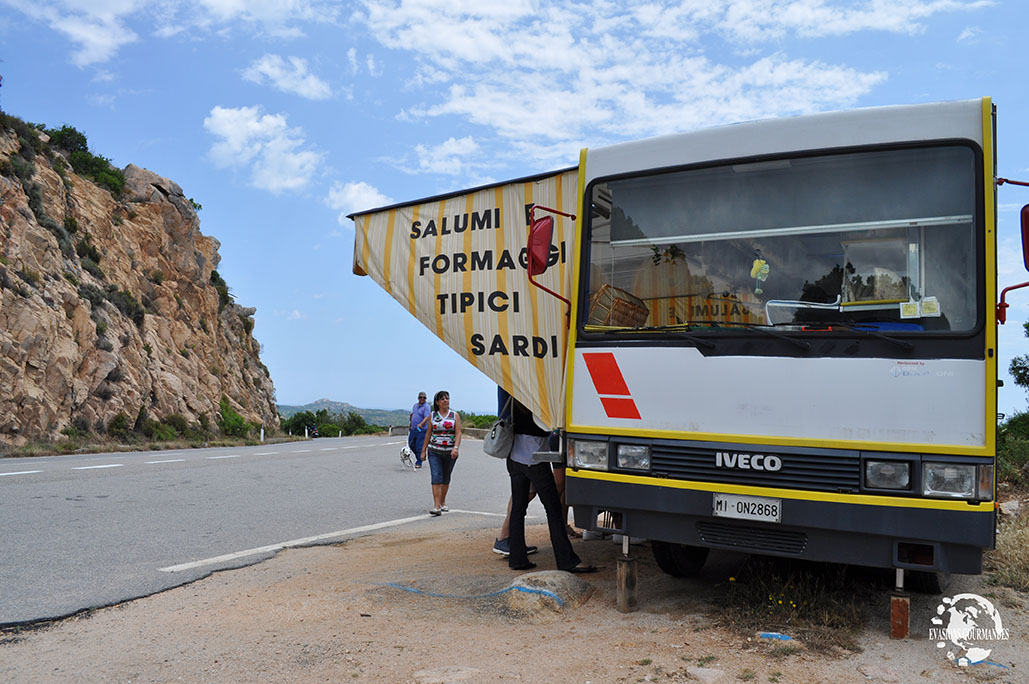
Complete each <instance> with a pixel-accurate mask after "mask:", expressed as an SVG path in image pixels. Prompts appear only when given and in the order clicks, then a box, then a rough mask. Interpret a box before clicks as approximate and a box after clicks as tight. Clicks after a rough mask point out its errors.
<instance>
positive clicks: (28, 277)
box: [18, 268, 39, 287]
mask: <svg viewBox="0 0 1029 684" xmlns="http://www.w3.org/2000/svg"><path fill="white" fill-rule="evenodd" d="M18 275H19V276H20V277H21V279H22V280H24V281H25V282H26V283H28V284H29V285H31V286H32V287H38V286H39V274H38V273H36V272H35V271H33V270H32V269H30V268H23V269H21V270H20V271H18Z"/></svg>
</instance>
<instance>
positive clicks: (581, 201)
mask: <svg viewBox="0 0 1029 684" xmlns="http://www.w3.org/2000/svg"><path fill="white" fill-rule="evenodd" d="M586 151H587V148H585V147H584V148H582V149H581V150H580V151H579V180H578V183H577V184H576V188H575V211H574V212H573V213H574V214H575V241H574V244H573V246H572V255H571V256H572V291H571V292H570V293H569V294H570V295H571V296H570V297H569V299H571V300H572V310H571V314H570V315H571V317H572V318H571V325H570V326H569V328H568V343H567V344H568V346H567V347H566V349H567V356H566V358H565V429H566V430H571V427H570V426H571V424H572V386H573V385H574V382H573V380H574V376H575V341H576V339H577V338H578V325H576V321H577V320H579V271H580V267H579V256H580V255H581V254H582V245H583V244H585V241H586V234H585V233H584V231H583V226H585V225H586V217H585V216H584V214H585V213H586V207H587V206H589V203H588V202H586V199H585V195H586Z"/></svg>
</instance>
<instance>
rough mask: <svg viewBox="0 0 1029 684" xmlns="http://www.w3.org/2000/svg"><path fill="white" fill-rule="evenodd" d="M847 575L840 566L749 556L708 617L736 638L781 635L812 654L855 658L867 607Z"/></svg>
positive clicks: (844, 567) (867, 603) (845, 570)
mask: <svg viewBox="0 0 1029 684" xmlns="http://www.w3.org/2000/svg"><path fill="white" fill-rule="evenodd" d="M847 572H848V568H847V567H846V566H840V565H829V564H816V563H799V562H789V561H785V560H780V559H774V558H765V557H761V556H751V557H750V558H749V559H748V560H747V562H746V563H745V564H744V566H743V567H742V568H741V570H740V572H739V574H738V576H736V577H733V578H730V581H729V584H728V590H727V592H726V595H725V596H724V599H723V600H720V601H718V602H717V604H718V607H717V608H715V609H714V610H713V612H714V616H715V618H716V619H717V620H718V621H719V622H720V623H721V624H722V625H724V626H726V627H730V628H732V629H734V630H737V631H739V632H740V633H741V634H747V635H750V634H753V633H754V632H756V631H762V632H782V633H784V634H789V635H790V636H793V637H796V638H799V639H800V641H801V643H803V644H804V646H805V647H806V648H809V649H813V650H816V651H822V652H833V651H836V650H837V649H844V650H847V651H855V652H856V651H859V650H860V647H859V646H858V642H857V635H858V633H859V632H860V630H861V629H862V628H863V627H864V625H865V624H867V621H868V616H867V615H865V610H866V608H865V607H866V606H867V605H869V603H870V601H869V600H868V597H866V596H863V595H862V593H861V592H860V591H859V590H856V589H855V584H854V583H853V582H852V581H850V580H849V579H848V577H847ZM788 654H789V653H783V654H782V655H783V656H785V655H788Z"/></svg>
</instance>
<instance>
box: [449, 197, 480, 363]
mask: <svg viewBox="0 0 1029 684" xmlns="http://www.w3.org/2000/svg"><path fill="white" fill-rule="evenodd" d="M474 212H475V195H473V194H471V193H468V195H467V196H466V197H465V202H464V219H465V221H468V222H470V221H471V220H472V214H473V213H474ZM454 221H455V222H456V221H457V217H456V216H455V217H454ZM454 228H457V226H456V225H455V226H453V227H452V228H451V229H452V230H453V229H454ZM472 237H473V236H472V231H471V226H470V225H468V224H465V229H464V240H463V242H462V245H461V250H462V251H463V252H464V254H465V255H466V256H468V257H470V256H471V254H472V252H473V251H474V250H475V248H474V245H473V244H472ZM461 286H462V289H463V290H464V291H465V292H474V291H475V285H474V283H473V282H472V271H471V269H467V270H465V272H464V274H463V275H462V277H461ZM463 323H464V338H463V339H464V340H470V339H471V338H472V333H473V332H474V331H475V314H474V310H473V309H472V307H468V308H467V309H465V312H464V316H463ZM453 349H454V351H456V352H457V353H458V354H460V355H461V356H463V357H464V358H465V359H466V360H467V361H468V363H470V364H472V365H473V366H475V367H476V368H479V364H480V361H479V357H478V356H476V355H475V354H472V353H471V352H470V351H469V350H468V347H467V345H465V346H463V347H461V348H458V347H456V346H455V347H454V348H453ZM480 370H481V368H480Z"/></svg>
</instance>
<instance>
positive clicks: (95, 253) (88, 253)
mask: <svg viewBox="0 0 1029 684" xmlns="http://www.w3.org/2000/svg"><path fill="white" fill-rule="evenodd" d="M75 253H76V254H78V255H79V257H80V258H82V259H92V260H93V261H94V262H96V263H98V264H99V263H100V251H99V250H98V249H97V248H96V246H95V245H93V243H92V242H90V240H89V235H86V236H85V237H83V238H82V239H80V240H79V241H78V242H77V243H76V244H75Z"/></svg>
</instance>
